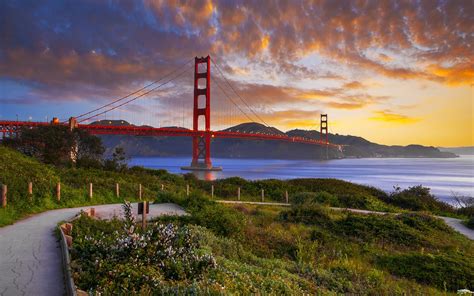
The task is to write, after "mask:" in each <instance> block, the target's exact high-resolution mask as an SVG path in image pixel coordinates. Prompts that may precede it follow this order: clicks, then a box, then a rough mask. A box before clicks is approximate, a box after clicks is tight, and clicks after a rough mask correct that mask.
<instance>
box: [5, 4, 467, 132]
mask: <svg viewBox="0 0 474 296" xmlns="http://www.w3.org/2000/svg"><path fill="white" fill-rule="evenodd" d="M473 11H474V2H473V1H471V0H452V1H444V0H421V1H398V0H392V1H389V0H387V1H376V0H372V1H370V0H369V1H356V0H354V1H334V0H315V1H306V0H295V1H244V0H241V1H225V0H215V1H211V0H196V1H162V0H143V1H73V0H65V1H54V0H43V1H12V0H5V1H1V3H0V36H2V38H1V42H0V90H1V91H0V102H1V105H2V106H1V109H0V116H1V117H7V116H8V114H11V113H12V112H11V110H13V109H15V111H14V112H17V113H18V112H20V113H27V112H30V111H27V109H24V108H28V107H27V106H30V105H31V104H48V103H50V102H57V103H65V102H74V103H75V104H76V103H77V104H79V103H83V104H85V105H84V106H86V105H87V106H89V107H92V106H96V105H100V104H101V103H102V104H103V103H105V102H108V101H110V100H112V99H114V98H117V97H121V96H123V95H125V94H127V93H129V92H131V91H133V90H135V89H138V88H140V87H142V86H143V85H146V84H147V83H149V82H151V81H155V80H157V79H159V78H160V77H163V75H165V74H166V73H169V72H170V71H172V70H173V69H175V68H176V67H178V66H179V65H183V64H184V63H185V62H186V61H188V60H189V59H191V58H193V57H194V56H206V55H207V54H211V56H212V58H213V61H214V62H216V63H217V64H218V65H220V66H221V68H222V71H223V72H224V74H225V75H226V77H227V78H228V79H229V81H230V82H231V83H232V85H233V86H234V87H235V89H236V90H237V91H238V92H239V94H240V95H241V96H242V97H243V98H245V100H246V103H248V105H249V106H251V107H252V108H254V109H255V111H256V112H257V113H258V114H259V115H260V116H261V117H262V118H266V119H268V121H269V122H271V123H272V124H275V125H277V126H278V127H279V128H282V129H288V128H293V127H297V125H298V124H301V125H304V126H306V127H308V126H309V125H308V124H305V122H308V120H301V118H302V117H305V116H306V115H308V116H310V114H313V111H312V110H325V111H324V112H328V113H330V112H334V113H335V114H336V115H339V116H341V117H347V116H348V113H347V112H363V114H364V116H365V118H366V119H369V118H371V119H372V120H382V121H385V122H393V123H413V122H414V121H413V120H412V119H410V118H404V117H403V115H399V114H397V112H399V110H393V108H394V106H397V105H408V104H413V103H419V102H421V101H422V100H424V99H426V98H428V97H429V98H433V97H434V95H433V94H432V93H430V92H429V89H430V88H434V87H435V88H438V89H460V88H461V89H463V93H462V95H460V96H457V98H458V99H459V100H466V94H468V93H467V92H466V91H465V90H466V89H467V88H470V87H472V84H473V80H474V48H473V46H474V33H473V32H474V13H473ZM212 74H213V82H214V83H213V85H212V89H213V92H212V93H213V96H214V95H215V99H217V98H218V99H222V100H228V99H227V96H228V95H230V96H232V97H233V99H234V100H236V101H239V100H238V98H237V97H236V96H235V94H233V92H232V90H230V89H229V87H228V85H227V84H226V83H225V81H224V80H223V79H222V77H220V76H219V73H218V72H217V71H216V68H215V66H214V65H213V68H212ZM186 75H188V76H186V77H185V78H183V79H182V80H181V84H179V85H178V84H177V83H175V84H173V85H174V86H176V88H178V90H175V91H168V92H166V93H160V95H161V97H162V98H163V99H164V100H165V101H166V103H162V105H161V106H166V107H167V108H173V107H176V106H178V105H179V104H181V105H183V104H184V102H185V100H186V98H187V99H188V100H190V99H191V92H192V88H191V83H192V69H190V71H189V73H186ZM217 83H219V84H220V86H218V85H216V84H217ZM402 83H405V84H406V85H407V86H406V88H405V87H404V89H403V92H404V93H403V94H401V93H399V92H400V87H390V85H401V84H402ZM414 84H417V85H422V84H423V85H429V87H427V88H425V94H426V95H425V96H426V97H424V95H423V94H422V92H421V90H420V88H419V87H417V86H414ZM375 85H377V86H375ZM385 85H387V86H385ZM408 85H409V86H408ZM168 86H169V85H168ZM221 88H222V89H221ZM225 92H227V94H226V93H225ZM172 97H175V98H176V100H172V99H171V98H172ZM433 100H434V99H433ZM436 100H438V98H436ZM439 100H441V98H439ZM214 102H215V104H216V115H219V114H220V116H222V117H224V116H225V115H224V112H225V108H226V107H225V106H224V104H223V103H217V102H216V101H214ZM435 105H436V104H435ZM6 106H9V107H6ZM87 106H86V107H87ZM86 107H84V108H86ZM245 107H246V106H244V107H243V108H244V109H245ZM7 108H8V110H7ZM22 108H23V109H22ZM145 109H146V108H145ZM18 110H20V111H18ZM22 110H23V111H22ZM40 110H41V109H38V110H37V111H36V112H37V113H38V114H39V113H40ZM374 110H383V111H374ZM387 110H393V111H387ZM305 112H308V113H305ZM373 112H375V115H374V113H373ZM361 114H362V113H361ZM71 115H73V114H71ZM41 116H44V115H41ZM165 116H166V114H162V113H160V118H162V117H165ZM173 116H174V117H176V116H175V115H173ZM239 116H241V117H242V119H244V118H246V117H245V116H243V115H242V114H240V115H239ZM311 116H312V115H311ZM236 117H237V116H236ZM247 119H248V118H247ZM309 121H310V120H309ZM347 132H350V131H347Z"/></svg>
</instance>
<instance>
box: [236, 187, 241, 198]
mask: <svg viewBox="0 0 474 296" xmlns="http://www.w3.org/2000/svg"><path fill="white" fill-rule="evenodd" d="M237 200H240V187H239V188H237Z"/></svg>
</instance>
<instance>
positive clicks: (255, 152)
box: [93, 120, 457, 159]
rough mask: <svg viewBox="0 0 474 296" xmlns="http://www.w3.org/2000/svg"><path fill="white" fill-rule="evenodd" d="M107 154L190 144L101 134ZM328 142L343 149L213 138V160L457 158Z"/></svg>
mask: <svg viewBox="0 0 474 296" xmlns="http://www.w3.org/2000/svg"><path fill="white" fill-rule="evenodd" d="M93 124H102V125H131V124H130V123H128V122H127V121H124V120H102V121H97V122H95V123H93ZM224 131H232V132H245V133H261V134H277V135H285V134H286V135H288V136H291V137H296V136H298V137H306V138H311V139H319V138H320V133H319V132H318V131H314V130H300V129H295V130H291V131H288V132H286V133H284V132H282V131H280V130H278V129H277V128H274V127H267V126H264V125H262V124H259V123H255V122H250V123H243V124H239V125H236V126H233V127H230V128H228V129H225V130H224ZM100 137H101V138H102V140H103V143H104V145H105V146H106V148H107V152H106V153H111V152H112V151H113V149H114V148H115V147H117V146H122V147H123V148H124V149H125V151H127V154H129V155H131V156H189V155H191V149H192V146H191V145H192V141H191V138H188V137H134V136H122V135H101V136H100ZM328 137H329V141H330V142H332V143H335V144H340V145H342V150H341V151H340V150H338V149H334V148H331V149H327V150H326V148H325V147H320V146H314V145H308V144H301V143H287V142H281V141H272V140H244V139H218V138H216V139H213V142H212V147H211V149H212V156H213V157H232V158H265V159H269V158H270V159H271V158H277V159H325V158H326V156H327V157H328V158H331V159H334V158H367V157H420V158H421V157H433V158H450V157H457V156H456V155H455V154H454V153H451V152H442V151H440V150H439V149H437V148H435V147H426V146H421V145H408V146H387V145H380V144H377V143H373V142H370V141H367V140H366V139H364V138H361V137H357V136H351V135H339V134H329V135H328Z"/></svg>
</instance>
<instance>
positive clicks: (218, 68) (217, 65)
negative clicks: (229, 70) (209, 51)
mask: <svg viewBox="0 0 474 296" xmlns="http://www.w3.org/2000/svg"><path fill="white" fill-rule="evenodd" d="M211 59H212V58H211ZM212 61H213V62H214V64H215V65H216V68H217V70H218V71H219V73H220V74H221V76H222V77H223V78H224V80H225V82H226V83H227V84H228V85H229V86H230V88H231V89H232V91H233V92H234V93H235V94H236V95H237V97H239V98H240V100H241V101H242V102H244V104H245V105H246V106H247V108H248V109H249V110H250V112H252V113H253V114H254V115H255V116H256V117H257V118H258V119H259V120H260V121H261V122H263V124H264V125H265V126H267V127H268V126H269V125H268V124H267V123H266V122H265V120H263V119H262V118H261V117H260V116H259V115H258V114H257V113H255V111H254V110H253V109H252V108H251V107H250V106H249V104H247V102H246V101H245V100H244V99H243V98H242V97H241V96H240V95H239V94H238V93H237V91H236V90H235V89H234V87H233V86H232V85H231V84H230V82H229V80H227V78H226V77H225V76H224V74H223V73H222V71H221V69H220V67H219V63H217V62H216V61H215V60H214V59H212Z"/></svg>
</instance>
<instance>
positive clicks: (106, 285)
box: [71, 216, 216, 294]
mask: <svg viewBox="0 0 474 296" xmlns="http://www.w3.org/2000/svg"><path fill="white" fill-rule="evenodd" d="M73 229H74V233H73V237H74V241H73V242H74V243H73V246H72V249H71V257H72V263H71V266H72V267H73V274H74V278H75V280H76V281H75V282H76V284H77V285H78V286H79V287H80V288H81V289H83V290H86V291H87V290H92V291H94V290H95V291H98V292H106V293H113V294H116V293H123V291H140V289H142V287H143V286H144V285H151V286H153V287H158V286H160V285H163V282H165V283H166V282H167V283H168V284H170V283H173V282H186V283H188V284H189V283H190V281H194V280H199V279H200V278H201V277H202V275H203V274H204V273H207V272H208V271H209V270H211V269H214V268H216V262H215V259H214V257H213V256H212V255H211V254H208V253H206V252H205V251H204V250H203V249H201V246H200V242H199V240H198V237H197V236H196V234H195V232H194V231H193V230H192V229H190V228H188V227H187V226H182V227H178V226H176V225H174V224H167V225H164V224H151V225H149V227H148V229H147V230H146V231H144V232H143V231H136V230H135V228H134V225H131V227H130V225H126V224H125V223H123V222H121V221H117V220H115V221H112V222H105V221H96V220H93V219H91V218H89V217H86V216H83V217H81V218H80V219H78V220H76V221H75V222H74V228H73Z"/></svg>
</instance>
